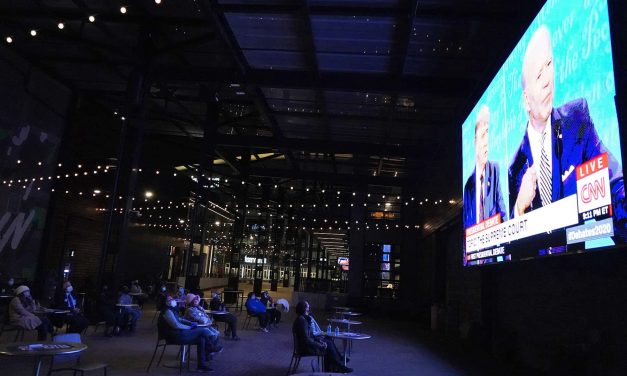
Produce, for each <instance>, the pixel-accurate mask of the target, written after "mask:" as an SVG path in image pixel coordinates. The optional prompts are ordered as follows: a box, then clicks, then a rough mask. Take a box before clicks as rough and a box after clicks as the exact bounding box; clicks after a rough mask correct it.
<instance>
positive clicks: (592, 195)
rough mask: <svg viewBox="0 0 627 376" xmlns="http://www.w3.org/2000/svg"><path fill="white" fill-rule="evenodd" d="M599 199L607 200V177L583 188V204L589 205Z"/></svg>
mask: <svg viewBox="0 0 627 376" xmlns="http://www.w3.org/2000/svg"><path fill="white" fill-rule="evenodd" d="M599 198H605V177H602V178H601V179H595V180H594V181H592V182H589V183H586V184H584V185H583V186H582V187H581V201H582V202H583V203H585V204H589V203H591V202H592V201H597V200H598V199H599Z"/></svg>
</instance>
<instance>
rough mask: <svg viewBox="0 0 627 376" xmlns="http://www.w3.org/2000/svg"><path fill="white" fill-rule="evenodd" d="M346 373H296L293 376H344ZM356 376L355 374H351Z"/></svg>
mask: <svg viewBox="0 0 627 376" xmlns="http://www.w3.org/2000/svg"><path fill="white" fill-rule="evenodd" d="M344 375H346V374H345V373H335V372H303V373H294V374H292V376H344ZM351 375H352V376H355V374H354V373H353V374H351Z"/></svg>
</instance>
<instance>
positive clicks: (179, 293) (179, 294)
mask: <svg viewBox="0 0 627 376" xmlns="http://www.w3.org/2000/svg"><path fill="white" fill-rule="evenodd" d="M176 299H178V300H185V288H184V287H183V286H179V288H178V290H177V292H176Z"/></svg>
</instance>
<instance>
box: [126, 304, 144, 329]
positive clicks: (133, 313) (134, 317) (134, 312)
mask: <svg viewBox="0 0 627 376" xmlns="http://www.w3.org/2000/svg"><path fill="white" fill-rule="evenodd" d="M129 314H130V319H131V327H130V328H129V329H130V331H131V332H133V331H135V327H136V326H137V321H138V320H139V318H140V317H141V315H142V314H141V312H140V311H139V310H137V309H131V310H130V312H129Z"/></svg>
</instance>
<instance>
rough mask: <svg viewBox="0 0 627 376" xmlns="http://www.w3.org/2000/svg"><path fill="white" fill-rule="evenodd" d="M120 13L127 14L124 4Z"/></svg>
mask: <svg viewBox="0 0 627 376" xmlns="http://www.w3.org/2000/svg"><path fill="white" fill-rule="evenodd" d="M120 13H122V14H126V7H124V6H123V7H120ZM122 120H124V119H122Z"/></svg>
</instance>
